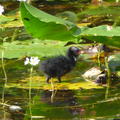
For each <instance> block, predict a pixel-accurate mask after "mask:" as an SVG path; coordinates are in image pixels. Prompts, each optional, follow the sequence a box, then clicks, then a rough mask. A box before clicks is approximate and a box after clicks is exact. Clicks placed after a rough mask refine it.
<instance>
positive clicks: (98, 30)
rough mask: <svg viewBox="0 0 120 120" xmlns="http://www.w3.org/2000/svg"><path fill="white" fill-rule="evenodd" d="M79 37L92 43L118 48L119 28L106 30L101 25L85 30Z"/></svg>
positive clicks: (104, 26)
mask: <svg viewBox="0 0 120 120" xmlns="http://www.w3.org/2000/svg"><path fill="white" fill-rule="evenodd" d="M81 35H82V36H84V37H85V38H87V39H89V40H92V41H96V42H100V43H104V44H108V45H112V46H116V47H120V27H115V28H114V27H113V28H112V29H111V30H107V26H106V25H103V26H99V27H94V28H89V29H86V30H84V31H83V32H82V34H81Z"/></svg>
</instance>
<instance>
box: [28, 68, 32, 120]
mask: <svg viewBox="0 0 120 120" xmlns="http://www.w3.org/2000/svg"><path fill="white" fill-rule="evenodd" d="M32 74H33V66H32V67H31V68H30V80H29V112H30V119H31V120H32V108H31V103H32V96H31V92H32V90H31V89H32V87H31V85H32Z"/></svg>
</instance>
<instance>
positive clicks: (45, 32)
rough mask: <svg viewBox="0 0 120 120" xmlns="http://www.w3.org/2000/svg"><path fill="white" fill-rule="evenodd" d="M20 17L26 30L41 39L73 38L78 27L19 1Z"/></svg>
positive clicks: (78, 31)
mask: <svg viewBox="0 0 120 120" xmlns="http://www.w3.org/2000/svg"><path fill="white" fill-rule="evenodd" d="M20 10H21V17H22V20H23V23H24V26H25V28H26V30H27V31H28V32H29V33H30V34H31V35H33V36H34V37H37V38H40V39H42V40H44V39H48V40H74V39H76V37H75V36H76V35H77V34H79V33H80V29H79V28H78V27H76V25H75V24H73V23H72V22H69V21H66V20H63V19H60V18H58V17H55V16H52V15H50V14H47V13H45V12H43V11H41V10H39V9H37V8H35V7H33V6H32V5H29V4H27V3H26V2H21V7H20Z"/></svg>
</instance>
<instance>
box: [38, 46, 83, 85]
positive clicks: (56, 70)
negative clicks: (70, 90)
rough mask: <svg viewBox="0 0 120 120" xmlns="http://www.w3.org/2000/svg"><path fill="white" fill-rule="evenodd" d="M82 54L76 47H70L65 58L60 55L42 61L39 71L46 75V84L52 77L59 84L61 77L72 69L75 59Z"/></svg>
mask: <svg viewBox="0 0 120 120" xmlns="http://www.w3.org/2000/svg"><path fill="white" fill-rule="evenodd" d="M82 52H83V51H81V50H80V49H79V48H77V47H70V48H69V49H68V50H67V54H66V56H63V55H60V56H56V57H53V58H49V59H47V60H45V61H43V62H42V63H41V64H40V67H39V69H40V70H41V71H42V72H43V73H44V74H45V75H46V82H47V83H49V80H50V79H51V78H54V77H56V78H57V79H58V81H59V82H61V77H62V76H63V75H65V74H66V73H68V72H70V71H71V70H72V69H73V67H74V66H75V64H76V60H77V57H78V56H79V54H81V53H82Z"/></svg>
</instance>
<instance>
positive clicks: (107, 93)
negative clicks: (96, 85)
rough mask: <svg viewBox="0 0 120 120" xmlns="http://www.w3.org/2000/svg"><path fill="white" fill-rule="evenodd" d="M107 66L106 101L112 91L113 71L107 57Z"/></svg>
mask: <svg viewBox="0 0 120 120" xmlns="http://www.w3.org/2000/svg"><path fill="white" fill-rule="evenodd" d="M105 66H106V69H107V88H106V93H105V99H107V98H108V95H109V89H110V85H111V77H110V76H111V71H110V68H109V65H108V57H105Z"/></svg>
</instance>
